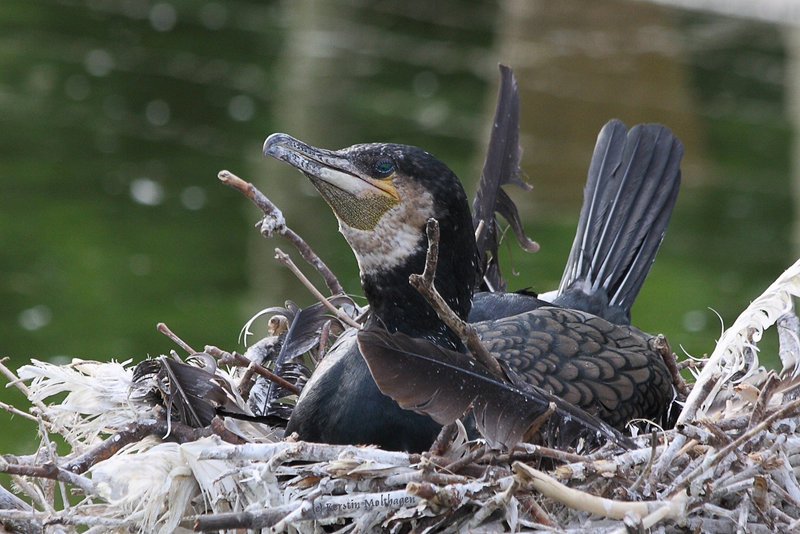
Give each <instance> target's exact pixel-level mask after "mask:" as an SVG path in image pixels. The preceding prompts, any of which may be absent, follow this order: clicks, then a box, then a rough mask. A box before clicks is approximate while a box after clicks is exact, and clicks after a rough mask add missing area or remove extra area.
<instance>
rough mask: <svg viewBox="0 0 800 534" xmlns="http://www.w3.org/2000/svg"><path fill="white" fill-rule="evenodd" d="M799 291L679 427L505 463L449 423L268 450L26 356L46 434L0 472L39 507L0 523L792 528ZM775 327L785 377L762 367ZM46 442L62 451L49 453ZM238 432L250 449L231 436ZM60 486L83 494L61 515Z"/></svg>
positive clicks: (709, 367) (725, 350) (250, 429)
mask: <svg viewBox="0 0 800 534" xmlns="http://www.w3.org/2000/svg"><path fill="white" fill-rule="evenodd" d="M798 287H800V262H798V263H797V264H795V265H794V266H793V267H792V268H791V269H789V270H788V271H787V272H786V273H784V275H783V276H782V277H781V278H779V280H778V281H776V283H775V284H773V285H772V286H771V287H770V288H769V290H768V291H767V292H766V293H765V294H764V295H762V297H760V298H759V299H757V300H756V301H754V302H753V304H751V306H750V307H749V308H748V309H747V310H746V311H745V312H744V313H743V314H742V315H741V316H740V317H739V319H738V320H737V321H736V323H734V325H733V326H732V327H731V329H729V330H728V331H726V332H725V334H724V335H723V336H722V339H721V341H720V344H719V345H718V346H717V349H716V350H715V351H714V353H713V354H712V356H711V357H710V358H709V360H708V361H707V362H706V364H705V366H704V369H703V371H702V373H700V375H699V377H698V381H697V383H696V384H695V386H694V388H693V392H692V394H691V395H690V397H689V399H688V401H687V403H686V405H685V406H684V410H683V412H682V414H681V416H680V421H679V425H678V427H677V428H676V429H674V430H670V431H667V432H657V433H653V434H647V435H642V436H639V437H637V438H636V443H637V445H638V448H634V449H633V450H629V451H627V452H624V453H622V454H619V453H618V450H616V449H612V448H610V447H609V448H604V449H600V450H599V451H595V452H593V453H591V454H577V453H575V452H570V451H557V450H552V449H548V448H544V447H538V446H535V445H530V444H527V445H519V446H517V447H516V448H515V449H513V450H512V451H510V452H504V453H501V452H498V451H492V450H489V449H488V448H487V447H486V445H485V443H484V442H483V441H481V440H478V441H475V442H470V441H467V439H466V434H465V433H464V431H463V428H460V427H459V428H458V429H457V431H456V435H455V437H452V436H450V437H447V436H443V437H442V440H440V441H439V442H437V443H436V444H435V445H434V448H435V450H433V451H432V452H430V453H425V454H422V455H415V454H405V453H400V452H388V451H383V450H380V449H376V448H372V447H354V446H340V445H326V444H314V443H305V442H293V441H291V440H279V436H280V432H279V431H274V430H272V429H268V428H265V427H264V426H263V425H257V424H251V423H247V422H241V421H235V420H230V419H226V420H225V423H224V428H217V429H216V430H215V429H213V424H212V425H211V427H212V428H211V430H208V428H207V429H187V428H184V427H182V426H181V425H180V424H179V423H174V424H173V425H171V427H168V426H167V425H165V423H166V418H165V416H164V412H163V409H162V408H160V407H158V406H153V405H152V404H145V403H144V401H142V400H138V399H136V398H133V397H131V396H130V395H129V391H130V387H131V384H132V369H133V368H132V366H131V365H130V362H125V363H122V364H120V363H99V362H86V361H79V360H75V361H73V362H72V363H71V364H69V365H62V366H58V365H52V364H48V363H43V362H35V361H34V362H32V363H31V364H30V365H26V366H24V367H22V368H21V369H19V371H18V375H19V377H20V379H22V380H25V381H30V383H29V385H28V386H27V387H26V386H24V385H23V384H22V383H21V382H15V383H16V384H17V385H18V386H19V387H20V388H21V389H22V390H23V391H24V392H25V394H26V395H27V397H28V399H29V400H30V402H31V405H32V408H33V409H32V412H33V413H35V414H36V415H37V417H39V421H40V426H41V429H42V435H43V439H42V442H41V445H40V448H39V450H38V451H37V452H36V454H34V455H32V456H28V457H12V456H10V455H6V456H4V457H3V461H2V464H0V470H2V471H5V472H7V473H11V474H12V475H13V477H14V481H15V488H14V489H15V490H16V491H18V492H21V493H23V494H24V495H25V496H27V497H28V498H29V499H30V500H31V501H32V503H33V505H32V506H31V505H27V504H25V503H23V502H21V501H19V500H18V499H16V498H15V497H14V496H13V495H11V494H10V493H9V492H8V491H5V490H3V491H0V504H1V505H2V508H4V509H3V510H0V522H2V523H3V524H5V525H6V528H10V529H12V530H15V529H16V530H19V531H22V532H40V531H63V532H72V531H78V530H79V528H80V529H85V528H86V527H88V528H89V530H88V531H89V532H109V531H119V532H130V531H138V532H175V531H182V530H187V529H196V530H203V531H219V530H230V529H235V528H251V529H267V528H269V529H272V530H274V531H297V532H314V531H318V530H319V527H320V526H324V527H325V530H326V531H331V532H333V531H337V532H367V531H374V530H385V531H394V532H406V531H411V530H413V531H418V532H455V531H459V530H465V529H468V530H471V531H485V532H493V531H503V530H505V531H512V532H573V531H574V532H628V531H634V532H636V531H643V530H644V529H653V530H654V531H660V532H676V531H681V532H684V531H686V530H687V529H688V530H689V531H702V532H731V531H732V530H734V529H740V530H741V531H743V532H776V531H778V532H791V531H797V529H798V528H800V484H798V476H797V474H798V469H800V398H799V397H800V395H798V391H800V387H798V384H799V383H798V376H797V375H798V371H800V366H799V365H798V361H799V360H800V351H799V349H798V333H797V332H798V328H797V318H796V317H795V315H794V314H793V313H791V297H792V296H793V295H797V294H798ZM776 322H777V325H778V328H779V334H780V336H779V337H780V341H781V359H782V363H783V370H782V371H781V372H780V373H775V372H774V371H765V370H764V369H761V368H758V367H757V358H756V357H755V356H756V350H757V346H756V343H757V341H758V339H760V336H761V332H762V331H763V329H764V328H767V327H769V326H771V325H772V324H774V323H776ZM6 373H7V374H9V372H8V371H7V370H6ZM217 374H218V376H220V377H222V378H223V379H225V380H228V381H230V382H231V383H234V384H235V383H236V380H237V376H236V375H229V374H227V373H225V372H224V371H222V370H217ZM12 378H13V379H14V380H16V377H13V375H12ZM64 392H66V393H67V396H66V397H65V398H64V399H63V400H61V401H53V402H48V400H49V399H51V398H53V396H55V395H58V394H59V393H64ZM217 423H218V424H219V421H217ZM164 433H169V434H170V436H169V438H168V440H165V439H163V437H164ZM51 434H59V435H61V436H62V437H63V438H64V440H65V441H66V442H67V443H68V445H69V448H70V450H69V453H68V454H67V455H65V456H63V457H60V458H59V457H56V456H55V453H54V448H53V446H52V444H51V442H50V439H49V437H48V436H49V435H51ZM231 434H232V435H234V438H230V439H231V440H232V441H237V439H236V437H235V436H238V437H239V438H246V439H247V440H248V441H249V443H244V444H232V443H227V442H226V441H224V439H223V438H226V439H227V438H229V436H230V435H231ZM130 436H134V438H136V439H129V438H130ZM143 436H146V437H143ZM169 440H173V441H169ZM125 441H130V443H129V444H127V445H125V446H124V447H122V448H119V449H118V450H117V447H115V446H114V445H115V443H119V442H125ZM176 441H177V442H176ZM87 467H88V470H87ZM83 471H86V473H84V474H79V473H82V472H83ZM69 493H77V494H78V495H79V497H77V499H78V501H77V502H74V501H75V498H73V504H71V505H69V506H65V505H64V504H63V502H64V501H65V500H68V496H67V494H69Z"/></svg>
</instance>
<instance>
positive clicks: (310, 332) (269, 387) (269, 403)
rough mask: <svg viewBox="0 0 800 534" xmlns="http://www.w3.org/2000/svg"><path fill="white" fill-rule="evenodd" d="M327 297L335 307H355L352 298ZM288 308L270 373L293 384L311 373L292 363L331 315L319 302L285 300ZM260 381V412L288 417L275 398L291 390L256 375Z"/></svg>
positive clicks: (315, 343)
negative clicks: (302, 304)
mask: <svg viewBox="0 0 800 534" xmlns="http://www.w3.org/2000/svg"><path fill="white" fill-rule="evenodd" d="M328 300H329V301H330V303H331V304H333V305H334V306H353V307H355V306H354V304H353V301H352V299H350V297H347V296H344V295H338V296H334V297H330V298H329V299H328ZM287 308H289V311H290V315H287V318H288V319H289V321H290V323H289V330H288V331H287V332H286V337H285V339H284V340H283V345H282V346H281V350H280V352H279V353H278V356H277V357H276V358H275V364H274V366H273V372H274V373H275V374H277V375H278V376H280V377H282V378H286V379H287V380H289V381H290V382H292V383H296V381H297V380H298V379H300V378H302V381H303V382H304V381H305V380H307V378H308V377H309V376H311V371H310V370H309V369H308V368H307V367H306V366H305V365H303V364H302V363H301V362H295V361H294V360H295V358H297V357H298V356H300V355H302V354H304V353H306V352H308V351H309V350H311V349H312V348H314V347H316V346H318V345H319V337H320V332H321V330H322V327H323V325H324V324H325V323H326V322H327V321H329V320H331V319H332V317H331V315H330V312H329V310H328V308H327V307H325V306H324V305H323V304H322V303H321V302H317V303H315V304H312V305H311V306H308V307H307V308H303V309H299V308H297V307H296V305H295V304H294V303H290V302H287ZM291 312H294V313H291ZM259 382H262V384H261V386H262V387H263V388H264V393H263V399H264V401H263V402H264V403H263V404H262V405H261V410H259V411H260V413H262V414H264V415H278V414H277V413H276V412H280V413H281V414H282V415H283V416H285V418H288V416H289V415H290V414H291V409H290V408H289V409H288V410H287V406H286V405H285V404H284V403H279V402H276V401H278V400H279V399H282V398H284V397H286V396H288V395H290V393H289V392H288V391H286V390H285V389H283V388H282V387H280V386H278V385H277V384H275V383H274V382H271V381H269V380H266V379H264V378H261V377H259V379H258V381H257V383H256V384H257V385H258V384H259ZM273 404H274V405H275V406H273Z"/></svg>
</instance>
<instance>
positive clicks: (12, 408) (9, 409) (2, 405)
mask: <svg viewBox="0 0 800 534" xmlns="http://www.w3.org/2000/svg"><path fill="white" fill-rule="evenodd" d="M0 409H3V410H5V411H7V412H9V413H11V414H14V415H18V416H20V417H24V418H25V419H30V420H31V421H38V419H37V418H36V417H34V416H33V415H31V414H29V413H27V412H23V411H22V410H20V409H19V408H17V407H16V406H12V405H10V404H6V403H5V402H0Z"/></svg>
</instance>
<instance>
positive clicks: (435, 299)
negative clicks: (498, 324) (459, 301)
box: [408, 219, 505, 378]
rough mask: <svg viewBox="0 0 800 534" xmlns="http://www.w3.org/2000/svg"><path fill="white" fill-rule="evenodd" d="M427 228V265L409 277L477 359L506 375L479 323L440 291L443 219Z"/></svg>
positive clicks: (435, 221) (494, 370) (492, 369)
mask: <svg viewBox="0 0 800 534" xmlns="http://www.w3.org/2000/svg"><path fill="white" fill-rule="evenodd" d="M425 232H426V233H427V235H428V253H427V255H426V257H425V269H424V270H423V271H422V274H412V275H411V276H410V277H409V280H408V281H409V282H410V283H411V285H412V286H414V288H415V289H416V290H417V291H419V292H420V294H421V295H422V296H423V297H425V300H427V301H428V303H429V304H430V305H431V307H432V308H433V310H434V311H435V312H436V315H438V316H439V319H441V320H442V321H444V323H445V324H446V325H447V326H448V327H449V328H450V329H451V330H452V331H453V332H455V333H456V335H457V336H458V337H459V338H460V339H461V341H462V342H463V343H464V345H466V347H467V350H469V351H470V353H471V354H472V355H473V356H474V357H475V359H476V360H478V361H479V362H480V363H482V364H483V365H484V366H485V367H486V368H488V369H489V370H490V371H491V372H492V373H494V374H495V375H497V376H498V377H500V378H504V376H505V375H504V374H503V370H502V369H501V368H500V364H499V363H497V360H496V359H494V358H493V357H492V355H491V354H489V351H487V350H486V347H484V346H483V343H481V340H480V338H479V337H478V331H477V330H475V327H474V326H472V325H470V324H469V323H467V322H465V321H463V320H462V319H461V318H460V317H459V316H458V315H456V314H455V312H454V311H453V310H452V309H450V306H449V305H448V304H447V302H445V300H444V299H443V298H442V296H441V295H440V294H439V291H437V290H436V287H435V286H434V278H435V276H436V264H437V263H438V260H439V222H438V221H437V220H436V219H428V224H427V225H426V226H425Z"/></svg>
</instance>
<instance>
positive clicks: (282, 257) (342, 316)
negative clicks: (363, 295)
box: [275, 248, 361, 328]
mask: <svg viewBox="0 0 800 534" xmlns="http://www.w3.org/2000/svg"><path fill="white" fill-rule="evenodd" d="M275 259H276V260H278V261H279V262H281V263H282V264H283V265H285V266H286V267H288V268H289V270H290V271H292V273H294V275H295V276H296V277H297V279H298V280H300V282H302V283H303V285H304V286H306V288H308V290H309V291H311V293H312V294H313V295H314V296H315V297H316V298H317V300H319V301H320V302H321V303H322V304H323V305H324V306H325V307H326V308H328V309H329V310H330V311H331V313H333V314H334V315H336V317H337V318H338V319H339V320H340V321H342V322H343V323H345V324H347V325H349V326H352V327H353V328H361V325H360V324H358V323H357V322H355V321H354V320H353V319H352V318H351V317H350V316H349V315H347V314H346V313H344V312H343V311H342V310H340V309H339V308H337V307H336V306H334V305H333V304H331V303H330V301H329V300H328V299H327V297H325V296H324V295H323V294H322V293H320V292H319V290H318V289H317V288H316V287H314V284H312V283H311V282H310V281H309V279H308V278H306V275H304V274H303V273H302V271H300V269H298V268H297V265H295V264H294V262H293V261H292V258H290V257H289V255H288V254H286V253H285V252H284V251H282V250H281V249H279V248H276V249H275Z"/></svg>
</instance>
